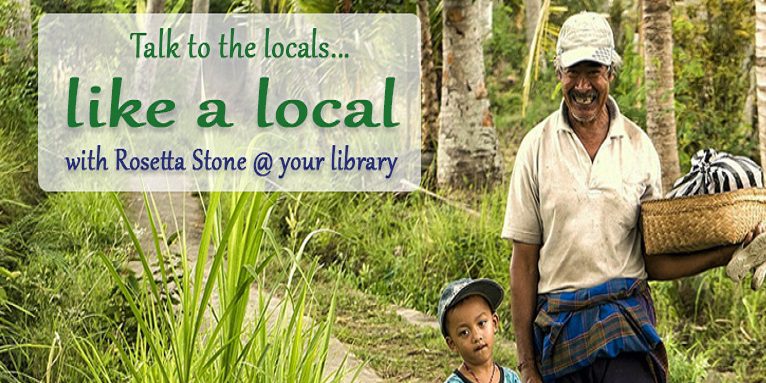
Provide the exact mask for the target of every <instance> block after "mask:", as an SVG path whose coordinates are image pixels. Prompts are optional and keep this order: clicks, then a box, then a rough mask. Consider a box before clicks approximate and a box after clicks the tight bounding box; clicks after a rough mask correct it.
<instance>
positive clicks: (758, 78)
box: [755, 0, 766, 166]
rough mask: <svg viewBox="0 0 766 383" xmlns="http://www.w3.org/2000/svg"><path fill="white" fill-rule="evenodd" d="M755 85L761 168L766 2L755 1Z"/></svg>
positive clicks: (765, 154) (764, 159)
mask: <svg viewBox="0 0 766 383" xmlns="http://www.w3.org/2000/svg"><path fill="white" fill-rule="evenodd" d="M755 83H756V104H757V107H758V151H759V152H760V154H761V166H766V0H756V1H755Z"/></svg>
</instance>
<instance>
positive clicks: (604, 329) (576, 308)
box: [534, 278, 668, 383]
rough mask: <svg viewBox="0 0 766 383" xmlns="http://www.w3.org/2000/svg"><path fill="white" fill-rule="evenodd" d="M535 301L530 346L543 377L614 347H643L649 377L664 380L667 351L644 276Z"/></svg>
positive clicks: (546, 378) (584, 364)
mask: <svg viewBox="0 0 766 383" xmlns="http://www.w3.org/2000/svg"><path fill="white" fill-rule="evenodd" d="M537 304H538V313H537V318H535V326H534V335H535V349H536V350H535V351H536V355H538V357H539V358H540V359H539V360H538V363H539V367H540V373H541V374H542V376H543V381H544V382H546V383H548V382H554V381H555V380H556V379H557V378H560V377H562V376H564V375H567V374H570V373H572V372H575V371H577V370H579V369H581V368H584V367H587V366H589V365H591V364H592V363H593V362H594V361H595V360H596V359H597V358H614V357H616V356H617V355H618V354H619V353H620V352H645V353H649V354H650V356H651V359H652V361H653V365H654V366H653V367H654V369H653V371H654V374H655V381H656V382H658V383H664V382H666V381H667V371H668V362H667V354H666V353H665V346H664V345H663V344H662V340H661V339H660V336H659V335H658V334H657V330H656V329H655V328H654V324H655V316H654V307H653V302H652V296H651V293H650V291H649V285H648V284H647V283H646V281H645V280H642V279H633V278H620V279H613V280H610V281H608V282H605V283H602V284H600V285H598V286H595V287H591V288H587V289H580V290H576V291H572V292H563V293H551V294H544V295H540V296H538V300H537Z"/></svg>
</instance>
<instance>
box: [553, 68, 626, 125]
mask: <svg viewBox="0 0 766 383" xmlns="http://www.w3.org/2000/svg"><path fill="white" fill-rule="evenodd" d="M558 77H559V81H561V90H562V92H563V93H564V102H565V103H566V105H567V107H568V108H569V113H570V114H571V115H572V117H574V118H575V119H576V120H577V121H579V122H591V121H593V120H595V119H596V116H598V114H599V113H600V112H601V111H602V110H603V109H604V105H606V100H607V98H608V96H609V83H610V82H611V81H612V79H613V78H614V76H613V75H612V73H611V72H610V71H609V70H608V68H607V67H606V66H605V65H601V64H599V63H596V62H593V61H583V62H580V63H577V64H575V65H572V66H570V67H569V68H565V69H564V70H563V71H561V72H559V73H558Z"/></svg>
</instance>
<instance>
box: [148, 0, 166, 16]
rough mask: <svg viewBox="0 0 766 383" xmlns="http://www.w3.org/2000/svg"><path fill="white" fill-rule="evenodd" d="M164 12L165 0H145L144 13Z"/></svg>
mask: <svg viewBox="0 0 766 383" xmlns="http://www.w3.org/2000/svg"><path fill="white" fill-rule="evenodd" d="M162 12H165V0H147V2H146V13H162Z"/></svg>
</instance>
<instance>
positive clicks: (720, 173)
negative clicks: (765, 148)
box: [665, 149, 763, 198]
mask: <svg viewBox="0 0 766 383" xmlns="http://www.w3.org/2000/svg"><path fill="white" fill-rule="evenodd" d="M753 187H759V188H760V187H763V172H762V171H761V168H760V167H759V166H758V164H756V163H755V162H753V160H751V159H749V158H747V157H740V156H733V155H731V154H729V153H723V152H720V153H719V152H716V151H715V150H713V149H703V150H700V151H698V152H697V153H696V154H695V155H694V157H692V168H691V170H690V171H689V174H687V175H685V176H684V177H682V178H679V179H678V180H677V181H676V182H675V183H674V184H673V189H672V190H671V191H670V192H668V194H667V195H665V197H666V198H676V197H684V196H690V195H698V194H715V193H722V192H727V191H732V190H738V189H747V188H753Z"/></svg>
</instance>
